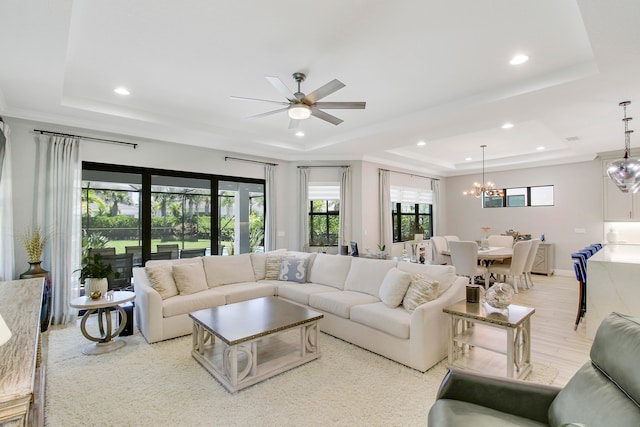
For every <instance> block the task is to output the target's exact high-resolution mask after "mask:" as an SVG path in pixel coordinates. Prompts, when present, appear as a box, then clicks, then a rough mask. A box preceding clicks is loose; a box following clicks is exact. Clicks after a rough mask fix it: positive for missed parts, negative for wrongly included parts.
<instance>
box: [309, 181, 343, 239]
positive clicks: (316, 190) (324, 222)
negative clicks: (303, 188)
mask: <svg viewBox="0 0 640 427" xmlns="http://www.w3.org/2000/svg"><path fill="white" fill-rule="evenodd" d="M339 231H340V185H339V184H338V183H310V184H309V246H338V243H339V242H338V237H339V236H338V234H339Z"/></svg>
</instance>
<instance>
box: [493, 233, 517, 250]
mask: <svg viewBox="0 0 640 427" xmlns="http://www.w3.org/2000/svg"><path fill="white" fill-rule="evenodd" d="M487 240H488V241H489V246H490V247H496V248H511V247H513V236H503V235H500V234H492V235H491V236H489V237H487Z"/></svg>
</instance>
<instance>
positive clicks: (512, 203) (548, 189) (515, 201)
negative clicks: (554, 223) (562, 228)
mask: <svg viewBox="0 0 640 427" xmlns="http://www.w3.org/2000/svg"><path fill="white" fill-rule="evenodd" d="M503 191H504V196H492V197H487V196H484V195H483V196H482V206H483V207H485V208H502V207H516V206H522V207H528V206H553V185H541V186H536V187H516V188H505V189H504V190H503Z"/></svg>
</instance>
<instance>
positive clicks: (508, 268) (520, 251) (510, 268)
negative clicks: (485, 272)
mask: <svg viewBox="0 0 640 427" xmlns="http://www.w3.org/2000/svg"><path fill="white" fill-rule="evenodd" d="M530 249H531V240H521V241H519V242H516V244H515V245H513V256H512V257H511V264H493V265H490V266H489V273H491V274H495V275H496V277H500V276H505V280H506V277H507V276H510V277H512V280H513V290H514V291H515V293H518V281H519V282H520V285H521V286H522V288H523V289H524V288H525V287H526V285H525V283H524V281H523V279H524V265H525V263H526V262H527V257H528V256H529V250H530Z"/></svg>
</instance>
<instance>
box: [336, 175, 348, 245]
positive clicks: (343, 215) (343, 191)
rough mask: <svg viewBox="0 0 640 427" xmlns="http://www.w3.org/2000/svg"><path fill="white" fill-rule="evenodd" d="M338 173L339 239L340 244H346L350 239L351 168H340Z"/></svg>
mask: <svg viewBox="0 0 640 427" xmlns="http://www.w3.org/2000/svg"><path fill="white" fill-rule="evenodd" d="M340 172H341V174H340V220H339V224H340V225H339V232H338V235H339V241H338V247H339V246H340V245H348V244H349V241H350V240H351V168H350V167H349V166H346V167H343V168H341V171H340Z"/></svg>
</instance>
